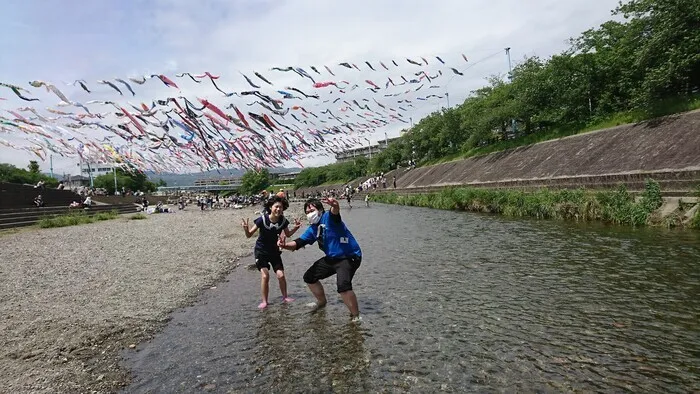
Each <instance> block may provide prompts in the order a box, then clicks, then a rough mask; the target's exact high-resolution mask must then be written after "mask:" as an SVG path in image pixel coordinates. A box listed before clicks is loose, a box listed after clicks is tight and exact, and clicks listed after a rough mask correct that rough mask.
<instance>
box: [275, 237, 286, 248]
mask: <svg viewBox="0 0 700 394" xmlns="http://www.w3.org/2000/svg"><path fill="white" fill-rule="evenodd" d="M286 244H287V236H286V235H284V233H280V236H279V239H278V240H277V246H278V247H280V248H282V249H284V246H285V245H286Z"/></svg>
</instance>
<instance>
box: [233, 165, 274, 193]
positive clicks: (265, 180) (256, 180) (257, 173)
mask: <svg viewBox="0 0 700 394" xmlns="http://www.w3.org/2000/svg"><path fill="white" fill-rule="evenodd" d="M268 186H270V172H269V171H268V170H267V169H266V168H263V169H261V170H249V171H246V173H245V174H243V176H242V177H241V189H240V191H241V193H243V194H257V193H259V192H260V191H261V190H263V189H266V188H267V187H268Z"/></svg>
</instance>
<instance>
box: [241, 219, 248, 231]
mask: <svg viewBox="0 0 700 394" xmlns="http://www.w3.org/2000/svg"><path fill="white" fill-rule="evenodd" d="M241 225H242V226H243V228H245V229H247V228H248V227H250V219H248V218H245V219H243V220H241Z"/></svg>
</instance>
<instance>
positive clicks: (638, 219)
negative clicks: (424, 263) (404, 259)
mask: <svg viewBox="0 0 700 394" xmlns="http://www.w3.org/2000/svg"><path fill="white" fill-rule="evenodd" d="M372 200H373V201H377V202H383V203H389V204H399V205H408V206H419V207H428V208H437V209H445V210H464V211H473V212H486V213H497V214H501V215H504V216H510V217H531V218H537V219H565V220H578V221H602V222H606V223H613V224H619V225H629V226H645V225H648V224H650V217H651V213H652V212H653V211H655V210H656V209H657V208H658V207H659V206H661V202H662V200H661V190H660V188H659V184H658V183H657V182H655V181H653V180H648V181H647V184H646V189H645V191H644V192H643V193H642V197H641V198H640V199H639V200H638V201H635V199H634V197H633V196H632V195H631V194H630V193H629V192H628V191H627V190H626V188H625V187H624V186H621V187H619V188H618V189H616V190H612V191H587V190H585V189H578V190H549V189H540V190H537V191H534V192H525V191H521V190H503V189H482V188H461V187H457V188H448V189H443V190H440V191H437V192H433V193H425V194H408V195H399V194H396V193H378V194H375V195H374V196H373V197H372Z"/></svg>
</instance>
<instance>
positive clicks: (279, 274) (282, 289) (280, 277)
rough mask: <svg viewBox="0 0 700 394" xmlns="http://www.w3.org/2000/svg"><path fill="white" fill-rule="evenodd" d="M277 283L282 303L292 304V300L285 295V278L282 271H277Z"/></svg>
mask: <svg viewBox="0 0 700 394" xmlns="http://www.w3.org/2000/svg"><path fill="white" fill-rule="evenodd" d="M276 274H277V281H278V282H279V284H280V293H282V301H283V302H292V301H294V299H292V298H290V297H289V296H288V295H287V277H286V276H285V275H284V271H283V270H277V272H276Z"/></svg>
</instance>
